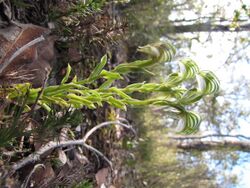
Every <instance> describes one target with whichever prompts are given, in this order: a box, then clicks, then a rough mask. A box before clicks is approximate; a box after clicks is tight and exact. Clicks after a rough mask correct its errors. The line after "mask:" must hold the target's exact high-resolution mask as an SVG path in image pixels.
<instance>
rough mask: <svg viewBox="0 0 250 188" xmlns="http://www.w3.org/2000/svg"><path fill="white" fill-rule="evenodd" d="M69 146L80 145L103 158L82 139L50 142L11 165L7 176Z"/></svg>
mask: <svg viewBox="0 0 250 188" xmlns="http://www.w3.org/2000/svg"><path fill="white" fill-rule="evenodd" d="M71 145H81V146H84V147H86V148H87V149H89V150H92V151H94V152H96V153H97V154H99V155H100V156H102V157H103V156H104V155H103V154H102V153H101V152H100V151H98V150H96V149H93V147H91V146H89V145H88V144H85V143H84V141H83V139H80V140H71V141H64V142H54V141H51V142H49V143H47V144H46V145H45V146H43V147H41V148H40V149H39V150H38V151H36V152H34V153H32V154H30V155H29V156H28V157H26V158H24V159H23V160H21V161H19V162H17V163H16V164H14V165H12V167H11V171H10V173H9V174H8V175H12V174H14V173H15V172H16V171H17V170H19V169H21V168H23V167H24V166H26V165H27V164H31V163H36V162H38V161H40V160H41V158H42V157H43V155H45V154H46V153H49V152H50V151H52V150H55V149H57V148H60V147H68V146H71ZM104 159H105V160H106V161H107V162H108V163H109V164H111V162H110V161H109V160H107V158H106V157H104Z"/></svg>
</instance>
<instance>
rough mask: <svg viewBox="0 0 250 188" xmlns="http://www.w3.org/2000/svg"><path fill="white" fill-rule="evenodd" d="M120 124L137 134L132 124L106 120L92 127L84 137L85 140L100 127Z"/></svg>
mask: <svg viewBox="0 0 250 188" xmlns="http://www.w3.org/2000/svg"><path fill="white" fill-rule="evenodd" d="M114 124H116V125H120V126H122V127H125V128H127V129H130V130H131V131H132V132H133V133H134V134H136V132H135V130H134V129H133V128H132V127H131V126H130V125H127V124H124V123H121V122H119V121H107V122H104V123H101V124H99V125H97V126H95V127H93V128H92V129H90V130H89V131H88V132H87V133H86V135H85V136H84V137H83V141H84V142H86V140H87V139H88V138H89V137H90V136H91V135H92V134H93V133H94V132H95V131H96V130H98V129H100V128H102V127H106V126H109V125H114Z"/></svg>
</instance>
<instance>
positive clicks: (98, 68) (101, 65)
mask: <svg viewBox="0 0 250 188" xmlns="http://www.w3.org/2000/svg"><path fill="white" fill-rule="evenodd" d="M107 60H108V56H107V55H104V56H103V57H102V58H101V61H100V63H99V64H98V65H97V66H96V67H95V69H94V70H93V71H92V72H91V74H90V76H89V78H88V80H90V81H91V80H93V79H95V78H96V77H97V76H99V74H100V73H101V72H102V70H103V68H104V66H105V65H106V64H107Z"/></svg>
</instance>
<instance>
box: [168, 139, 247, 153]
mask: <svg viewBox="0 0 250 188" xmlns="http://www.w3.org/2000/svg"><path fill="white" fill-rule="evenodd" d="M169 146H170V147H177V148H179V149H183V150H199V151H207V150H219V149H222V148H223V149H230V150H237V151H245V152H249V151H250V142H247V141H233V140H221V141H202V140H192V141H183V140H182V141H180V140H179V141H173V140H172V141H169V142H168V143H167V147H169Z"/></svg>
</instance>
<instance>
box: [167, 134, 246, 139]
mask: <svg viewBox="0 0 250 188" xmlns="http://www.w3.org/2000/svg"><path fill="white" fill-rule="evenodd" d="M169 138H171V139H175V140H189V139H192V140H193V139H199V140H200V139H204V138H211V139H212V138H237V139H246V140H250V137H247V136H244V135H241V134H236V135H228V134H209V135H203V136H169Z"/></svg>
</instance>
